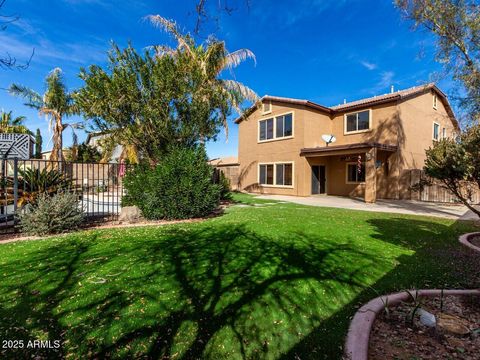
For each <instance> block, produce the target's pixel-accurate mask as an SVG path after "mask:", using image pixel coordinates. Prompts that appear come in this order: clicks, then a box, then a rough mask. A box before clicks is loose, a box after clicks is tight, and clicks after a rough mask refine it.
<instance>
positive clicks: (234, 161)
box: [208, 156, 239, 166]
mask: <svg viewBox="0 0 480 360" xmlns="http://www.w3.org/2000/svg"><path fill="white" fill-rule="evenodd" d="M208 162H209V163H210V165H213V166H233V165H239V162H238V158H237V157H236V156H227V157H223V158H216V159H211V160H209V161H208Z"/></svg>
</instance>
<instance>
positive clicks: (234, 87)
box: [222, 79, 258, 101]
mask: <svg viewBox="0 0 480 360" xmlns="http://www.w3.org/2000/svg"><path fill="white" fill-rule="evenodd" d="M222 83H223V85H224V87H225V88H226V89H227V90H229V91H235V92H237V93H238V94H240V95H241V96H242V97H243V98H244V99H246V100H249V101H257V100H258V95H257V94H256V93H255V91H253V90H252V89H250V88H249V87H248V86H245V85H243V84H242V83H239V82H238V81H235V80H228V79H226V80H222Z"/></svg>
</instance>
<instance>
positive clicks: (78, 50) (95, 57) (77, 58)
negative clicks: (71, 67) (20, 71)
mask: <svg viewBox="0 0 480 360" xmlns="http://www.w3.org/2000/svg"><path fill="white" fill-rule="evenodd" d="M0 44H1V45H0V56H2V55H5V54H10V55H11V56H15V58H17V59H18V61H19V62H20V61H22V60H23V59H24V60H28V59H29V58H30V56H31V54H32V51H33V50H35V55H34V57H33V59H32V61H33V62H39V63H51V62H52V60H54V61H62V62H69V63H74V64H82V65H89V64H90V63H91V62H98V61H102V60H105V59H106V51H107V50H108V48H109V44H108V43H107V42H105V43H104V44H103V43H93V42H79V43H69V42H58V41H56V42H52V41H50V40H48V39H46V38H45V37H37V38H35V39H31V40H30V41H27V40H24V39H22V37H19V36H15V35H13V34H6V33H1V32H0Z"/></svg>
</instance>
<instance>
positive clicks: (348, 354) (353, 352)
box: [344, 289, 480, 360]
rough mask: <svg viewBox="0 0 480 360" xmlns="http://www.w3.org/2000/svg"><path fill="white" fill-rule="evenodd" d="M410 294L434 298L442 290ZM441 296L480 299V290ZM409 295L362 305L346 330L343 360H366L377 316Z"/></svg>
mask: <svg viewBox="0 0 480 360" xmlns="http://www.w3.org/2000/svg"><path fill="white" fill-rule="evenodd" d="M411 293H412V294H418V297H434V296H440V295H441V293H442V290H418V291H416V290H411ZM443 295H444V296H447V295H461V296H464V295H474V296H479V297H480V289H478V290H444V291H443ZM409 298H410V295H409V294H408V293H407V292H406V291H403V292H398V293H394V294H390V295H387V296H380V297H377V298H375V299H373V300H371V301H369V302H368V303H367V304H365V305H363V306H362V307H361V308H360V309H359V310H358V311H357V313H356V314H355V316H354V317H353V320H352V322H351V323H350V327H349V329H348V334H347V339H346V342H345V356H344V358H345V359H348V360H367V359H368V344H369V339H370V331H371V330H372V326H373V322H374V321H375V318H376V317H377V315H378V314H379V313H380V312H381V311H383V309H384V308H385V303H386V302H387V301H388V306H389V307H391V306H395V305H398V304H399V303H401V302H402V301H407V300H408V299H409Z"/></svg>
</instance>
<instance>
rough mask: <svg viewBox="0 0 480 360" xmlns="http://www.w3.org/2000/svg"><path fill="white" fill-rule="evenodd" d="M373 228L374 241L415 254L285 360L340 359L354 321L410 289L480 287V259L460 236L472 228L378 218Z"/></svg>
mask: <svg viewBox="0 0 480 360" xmlns="http://www.w3.org/2000/svg"><path fill="white" fill-rule="evenodd" d="M369 223H370V224H371V225H372V226H373V227H374V228H375V230H376V234H375V235H374V236H373V237H374V238H376V239H378V240H381V241H384V242H386V243H390V244H394V245H399V246H402V247H404V248H407V249H410V250H412V251H414V252H415V253H414V254H413V255H401V256H399V257H398V258H397V265H396V266H395V268H394V269H393V270H392V271H390V272H388V273H387V274H385V275H384V276H383V277H382V278H381V279H379V280H378V281H376V282H375V283H374V284H373V285H371V286H364V290H363V291H361V292H359V293H358V295H357V296H356V297H355V298H354V299H353V300H352V301H350V302H349V303H348V304H347V305H345V306H343V307H342V308H341V309H340V310H339V311H337V312H336V313H335V314H333V315H332V316H331V317H329V318H328V319H326V320H324V321H322V323H321V324H320V325H319V326H317V327H316V328H315V330H313V331H312V332H311V333H310V334H308V336H306V337H304V338H303V339H302V340H301V341H300V342H298V343H297V344H296V345H295V346H294V347H292V348H291V349H290V350H289V351H288V352H286V353H285V354H284V355H283V356H282V357H281V359H285V360H287V359H300V358H301V359H302V360H303V359H337V358H341V356H342V351H343V350H342V349H343V344H344V340H345V338H344V337H345V336H346V334H347V330H348V326H349V324H350V321H351V319H352V317H353V315H354V314H355V312H356V310H357V309H358V308H359V307H360V306H362V305H363V304H365V303H366V302H368V301H369V300H371V299H373V298H375V297H377V296H380V295H385V294H389V293H392V292H397V291H402V290H405V289H428V288H437V289H438V288H478V287H480V272H479V271H478V270H479V265H478V264H480V255H478V254H477V253H474V252H472V251H469V250H468V249H465V248H463V247H462V246H461V245H460V244H459V243H458V241H457V239H458V236H459V235H460V234H462V233H464V232H467V231H469V230H471V227H470V226H469V224H468V223H465V222H455V223H452V224H451V225H450V226H446V225H443V224H441V223H439V222H437V221H425V220H413V219H408V220H407V219H404V218H389V219H387V218H379V219H372V220H369ZM400 229H401V231H399V230H400ZM342 335H343V336H342Z"/></svg>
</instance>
